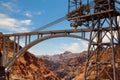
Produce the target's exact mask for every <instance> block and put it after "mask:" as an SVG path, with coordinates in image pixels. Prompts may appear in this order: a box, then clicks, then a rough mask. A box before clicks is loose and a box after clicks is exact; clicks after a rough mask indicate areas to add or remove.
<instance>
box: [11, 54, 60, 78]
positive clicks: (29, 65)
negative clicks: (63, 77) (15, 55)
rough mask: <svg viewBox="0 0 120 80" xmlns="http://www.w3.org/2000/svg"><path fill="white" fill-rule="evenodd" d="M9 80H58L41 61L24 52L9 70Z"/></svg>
mask: <svg viewBox="0 0 120 80" xmlns="http://www.w3.org/2000/svg"><path fill="white" fill-rule="evenodd" d="M10 73H11V74H10V79H11V80H16V79H17V80H60V79H59V77H58V76H57V74H56V73H55V72H53V71H52V70H51V69H50V68H49V67H48V66H47V65H46V64H45V63H44V62H43V60H42V59H40V58H39V59H38V58H36V57H35V56H34V55H32V54H30V53H29V52H26V53H25V54H24V55H23V56H22V57H20V58H19V59H17V61H16V62H15V63H14V65H13V66H12V68H11V72H10Z"/></svg>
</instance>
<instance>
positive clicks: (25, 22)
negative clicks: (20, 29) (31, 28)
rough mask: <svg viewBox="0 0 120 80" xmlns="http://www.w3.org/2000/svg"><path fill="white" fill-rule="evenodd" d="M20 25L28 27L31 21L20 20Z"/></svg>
mask: <svg viewBox="0 0 120 80" xmlns="http://www.w3.org/2000/svg"><path fill="white" fill-rule="evenodd" d="M21 23H22V24H25V25H30V24H31V20H30V19H28V20H22V21H21Z"/></svg>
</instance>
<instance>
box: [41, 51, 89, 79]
mask: <svg viewBox="0 0 120 80" xmlns="http://www.w3.org/2000/svg"><path fill="white" fill-rule="evenodd" d="M86 54H87V51H83V52H82V53H72V52H69V51H66V52H64V53H62V54H60V55H54V56H43V57H42V59H43V60H44V62H45V63H46V64H48V66H49V67H51V69H52V70H53V71H55V72H56V73H57V74H58V75H59V76H60V77H61V78H62V80H72V79H74V78H75V77H76V76H77V75H78V74H80V73H83V72H84V69H83V68H84V62H85V60H86Z"/></svg>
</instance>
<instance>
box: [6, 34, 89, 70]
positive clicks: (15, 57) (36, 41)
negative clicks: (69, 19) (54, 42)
mask: <svg viewBox="0 0 120 80" xmlns="http://www.w3.org/2000/svg"><path fill="white" fill-rule="evenodd" d="M57 37H72V38H78V39H82V40H85V41H89V39H86V38H84V37H81V36H78V35H73V34H68V35H67V34H54V35H52V36H45V37H42V38H39V39H36V40H34V41H32V42H31V43H29V44H28V45H26V46H25V47H23V48H22V49H21V50H20V51H18V53H16V55H15V56H14V57H13V58H12V59H11V60H10V61H9V62H8V63H7V64H6V66H5V68H6V71H8V70H9V68H10V67H11V66H12V65H13V63H14V62H15V61H16V59H17V58H19V57H20V56H21V55H23V54H24V53H25V52H26V51H27V50H28V49H29V48H31V47H32V46H34V45H36V44H38V43H40V42H42V41H45V40H48V39H52V38H57Z"/></svg>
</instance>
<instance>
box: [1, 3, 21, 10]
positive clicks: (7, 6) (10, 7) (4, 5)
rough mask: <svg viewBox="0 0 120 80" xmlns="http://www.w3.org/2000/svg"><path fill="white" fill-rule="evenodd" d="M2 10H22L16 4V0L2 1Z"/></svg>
mask: <svg viewBox="0 0 120 80" xmlns="http://www.w3.org/2000/svg"><path fill="white" fill-rule="evenodd" d="M0 4H1V5H0V10H2V11H3V10H5V11H9V12H19V11H20V10H19V9H18V7H17V6H16V3H15V1H11V2H3V1H0Z"/></svg>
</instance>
